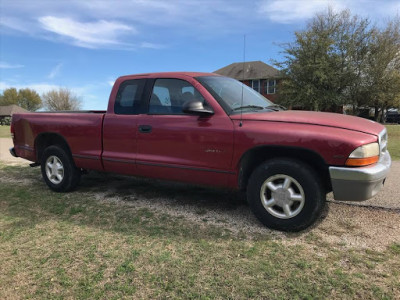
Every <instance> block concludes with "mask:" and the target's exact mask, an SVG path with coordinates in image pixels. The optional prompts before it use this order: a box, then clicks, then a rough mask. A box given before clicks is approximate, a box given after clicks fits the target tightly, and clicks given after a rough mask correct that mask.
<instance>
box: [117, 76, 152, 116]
mask: <svg viewBox="0 0 400 300" xmlns="http://www.w3.org/2000/svg"><path fill="white" fill-rule="evenodd" d="M144 85H145V79H134V80H127V81H124V82H123V83H121V85H120V86H119V90H118V93H117V97H116V98H115V104H114V113H116V114H119V115H136V114H139V113H142V112H143V109H144V103H143V101H142V95H143V90H144Z"/></svg>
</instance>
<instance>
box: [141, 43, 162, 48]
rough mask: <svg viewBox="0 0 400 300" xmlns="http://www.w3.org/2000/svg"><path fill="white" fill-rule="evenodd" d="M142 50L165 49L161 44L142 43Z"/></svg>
mask: <svg viewBox="0 0 400 300" xmlns="http://www.w3.org/2000/svg"><path fill="white" fill-rule="evenodd" d="M140 47H141V48H148V49H163V48H165V46H164V45H161V44H154V43H148V42H142V43H140Z"/></svg>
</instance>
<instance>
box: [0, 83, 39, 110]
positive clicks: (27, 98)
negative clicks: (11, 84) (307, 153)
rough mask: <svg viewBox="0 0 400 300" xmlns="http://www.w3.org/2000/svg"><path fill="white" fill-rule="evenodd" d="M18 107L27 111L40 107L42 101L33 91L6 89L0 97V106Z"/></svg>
mask: <svg viewBox="0 0 400 300" xmlns="http://www.w3.org/2000/svg"><path fill="white" fill-rule="evenodd" d="M12 104H15V105H18V106H20V107H22V108H25V109H26V110H29V111H36V110H38V109H39V108H40V107H42V99H41V98H40V96H39V94H38V93H37V92H36V91H35V90H31V89H20V90H18V91H17V89H16V88H8V89H6V90H4V92H3V94H2V95H1V96H0V105H12Z"/></svg>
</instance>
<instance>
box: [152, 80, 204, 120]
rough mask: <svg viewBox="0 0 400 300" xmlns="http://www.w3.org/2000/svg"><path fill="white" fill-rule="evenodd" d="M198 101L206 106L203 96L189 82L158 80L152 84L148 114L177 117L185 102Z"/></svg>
mask: <svg viewBox="0 0 400 300" xmlns="http://www.w3.org/2000/svg"><path fill="white" fill-rule="evenodd" d="M192 100H198V101H201V102H202V103H203V105H206V102H205V100H204V98H203V96H202V95H201V94H200V93H199V91H197V90H196V89H195V88H194V87H193V85H191V84H190V83H189V82H187V81H185V80H181V79H170V78H160V79H157V80H156V81H155V83H154V87H153V92H152V94H151V98H150V103H149V114H163V115H179V114H184V113H183V112H182V107H183V104H184V103H185V102H186V101H192Z"/></svg>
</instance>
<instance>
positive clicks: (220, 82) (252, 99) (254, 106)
mask: <svg viewBox="0 0 400 300" xmlns="http://www.w3.org/2000/svg"><path fill="white" fill-rule="evenodd" d="M196 79H197V80H198V81H199V82H200V83H201V84H202V85H203V86H204V87H205V88H206V89H207V90H208V91H209V92H210V94H211V95H212V96H213V97H214V98H215V99H216V100H217V101H218V102H219V104H220V105H221V106H222V107H223V109H224V110H225V111H226V112H227V114H229V115H230V114H235V113H240V112H254V111H261V110H265V109H267V110H279V109H277V108H276V107H277V106H276V105H274V104H273V103H272V102H271V101H269V100H268V99H267V98H265V97H264V96H262V95H261V94H259V93H257V92H256V91H255V90H253V89H252V88H250V87H248V86H247V85H245V84H243V83H241V82H240V81H237V80H235V79H232V78H228V77H220V76H201V77H197V78H196ZM242 94H243V100H242ZM268 107H270V108H268ZM272 108H274V109H272Z"/></svg>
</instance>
